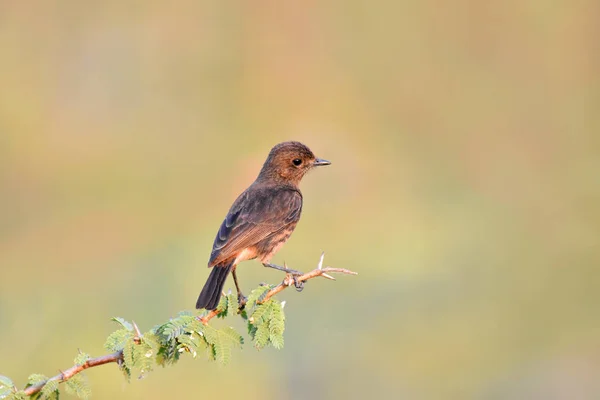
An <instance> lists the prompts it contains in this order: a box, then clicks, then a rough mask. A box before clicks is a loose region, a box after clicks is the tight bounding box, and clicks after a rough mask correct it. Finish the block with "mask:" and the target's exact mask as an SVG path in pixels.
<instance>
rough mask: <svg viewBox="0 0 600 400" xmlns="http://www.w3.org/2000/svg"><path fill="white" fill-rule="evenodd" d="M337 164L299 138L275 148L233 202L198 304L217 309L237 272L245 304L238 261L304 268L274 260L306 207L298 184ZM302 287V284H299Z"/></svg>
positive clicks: (212, 253)
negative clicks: (313, 171) (230, 277)
mask: <svg viewBox="0 0 600 400" xmlns="http://www.w3.org/2000/svg"><path fill="white" fill-rule="evenodd" d="M329 164H331V163H330V162H329V161H327V160H322V159H320V158H316V157H315V155H314V154H313V152H312V151H310V149H309V148H308V147H306V146H305V145H303V144H302V143H299V142H284V143H280V144H278V145H276V146H275V147H273V148H272V149H271V152H270V153H269V156H268V157H267V160H266V161H265V163H264V165H263V167H262V169H261V170H260V173H259V174H258V177H257V178H256V180H255V181H254V182H253V183H252V184H251V185H250V187H248V189H246V190H245V191H244V192H243V193H242V194H241V195H240V196H239V197H238V198H237V199H236V200H235V201H234V202H233V205H232V206H231V209H230V210H229V212H228V213H227V216H226V217H225V220H224V221H223V223H222V224H221V227H220V228H219V232H218V233H217V237H216V238H215V242H214V243H213V248H212V252H211V254H210V260H209V261H208V267H209V268H210V267H213V269H212V271H211V273H210V276H209V277H208V280H207V281H206V283H205V284H204V288H203V289H202V292H201V293H200V296H199V297H198V301H197V302H196V308H198V309H200V308H205V309H207V310H214V309H215V308H217V305H218V304H219V299H220V297H221V292H222V291H223V285H224V284H225V280H226V279H227V276H228V275H229V273H230V272H231V274H232V275H233V280H234V282H235V287H236V289H237V292H238V301H239V303H240V306H243V305H244V304H245V298H244V295H243V294H242V292H241V290H240V287H239V284H238V280H237V276H236V267H237V265H238V264H239V263H240V262H242V261H245V260H252V259H255V258H258V259H259V260H260V262H261V263H262V264H263V265H264V266H265V267H269V268H275V269H278V270H281V271H285V272H287V273H291V274H293V275H298V274H300V273H299V272H298V271H294V270H290V269H287V268H286V267H280V266H278V265H274V264H270V263H269V262H270V260H271V258H272V257H273V255H274V254H275V253H276V252H277V251H278V250H279V249H280V248H281V246H283V244H284V243H285V242H286V241H287V240H288V238H289V237H290V235H291V234H292V232H293V231H294V228H295V227H296V224H297V223H298V220H299V219H300V213H301V212H302V193H300V189H299V188H298V185H299V183H300V181H301V180H302V177H304V175H305V174H306V173H307V172H308V171H310V170H311V169H312V168H314V167H317V166H321V165H329ZM296 288H298V289H301V286H298V285H297V286H296Z"/></svg>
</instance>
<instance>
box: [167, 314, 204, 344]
mask: <svg viewBox="0 0 600 400" xmlns="http://www.w3.org/2000/svg"><path fill="white" fill-rule="evenodd" d="M194 320H195V317H193V316H191V315H182V316H180V317H177V318H173V319H171V320H170V321H169V322H167V323H166V324H164V325H162V326H160V327H159V328H158V333H159V334H160V335H162V336H164V337H165V338H166V339H167V340H171V339H175V338H176V337H177V336H179V335H181V334H182V333H184V332H185V330H186V327H187V325H188V324H190V323H191V322H192V321H194Z"/></svg>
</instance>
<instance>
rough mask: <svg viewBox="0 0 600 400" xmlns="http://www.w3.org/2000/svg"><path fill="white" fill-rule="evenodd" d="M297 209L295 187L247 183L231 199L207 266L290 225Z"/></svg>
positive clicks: (297, 216)
mask: <svg viewBox="0 0 600 400" xmlns="http://www.w3.org/2000/svg"><path fill="white" fill-rule="evenodd" d="M301 212H302V195H301V194H300V192H299V191H298V190H296V189H295V188H290V187H286V186H284V187H282V186H271V187H265V186H262V185H259V186H254V185H252V186H250V187H249V188H248V189H247V190H246V191H245V192H244V193H242V194H241V195H240V196H239V197H238V199H237V200H236V201H235V202H234V203H233V206H232V207H231V209H230V210H229V213H228V214H227V217H226V218H225V220H224V221H223V223H222V224H221V227H220V228H219V231H218V233H217V237H216V238H215V241H214V243H213V249H212V252H211V255H210V261H209V263H208V265H209V267H210V266H213V265H216V264H220V263H222V262H224V261H226V260H229V259H232V258H234V257H236V255H237V254H238V253H239V252H241V251H242V250H244V249H246V248H249V247H252V246H256V245H257V244H259V243H260V242H261V241H263V240H265V239H268V238H269V237H270V236H271V235H274V234H276V233H278V232H280V231H281V230H282V229H285V228H288V227H290V228H291V229H293V227H295V224H296V222H297V221H298V219H300V213H301Z"/></svg>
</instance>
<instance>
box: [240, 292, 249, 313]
mask: <svg viewBox="0 0 600 400" xmlns="http://www.w3.org/2000/svg"><path fill="white" fill-rule="evenodd" d="M247 302H248V298H247V297H246V296H244V295H243V294H242V292H239V293H238V310H239V311H242V310H243V309H244V308H245V307H246V303H247Z"/></svg>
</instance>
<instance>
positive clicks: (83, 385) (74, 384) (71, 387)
mask: <svg viewBox="0 0 600 400" xmlns="http://www.w3.org/2000/svg"><path fill="white" fill-rule="evenodd" d="M65 387H66V390H67V393H69V394H72V395H75V396H77V397H79V398H80V399H84V400H87V399H89V398H90V397H91V395H92V391H91V390H90V387H89V385H88V383H87V379H86V377H85V375H83V374H78V375H75V376H73V377H71V379H69V380H68V381H66V382H65Z"/></svg>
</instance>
